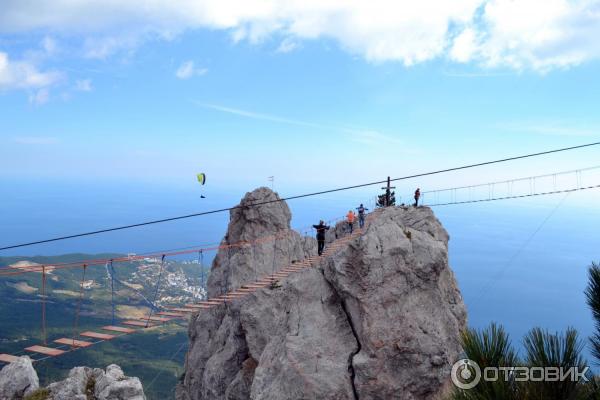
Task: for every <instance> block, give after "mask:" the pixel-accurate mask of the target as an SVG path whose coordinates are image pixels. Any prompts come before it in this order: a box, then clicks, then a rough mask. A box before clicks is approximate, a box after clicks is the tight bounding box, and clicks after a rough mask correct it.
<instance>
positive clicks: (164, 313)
mask: <svg viewBox="0 0 600 400" xmlns="http://www.w3.org/2000/svg"><path fill="white" fill-rule="evenodd" d="M156 315H166V316H167V317H175V318H183V317H185V314H183V313H178V312H169V311H161V312H157V313H156Z"/></svg>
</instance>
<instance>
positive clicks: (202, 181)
mask: <svg viewBox="0 0 600 400" xmlns="http://www.w3.org/2000/svg"><path fill="white" fill-rule="evenodd" d="M196 177H197V178H198V182H200V184H201V185H204V184H205V183H206V174H205V173H203V172H201V173H199V174H198V175H196Z"/></svg>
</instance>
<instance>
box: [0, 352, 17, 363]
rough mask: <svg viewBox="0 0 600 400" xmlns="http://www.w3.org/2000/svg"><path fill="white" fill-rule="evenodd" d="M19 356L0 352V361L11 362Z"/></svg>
mask: <svg viewBox="0 0 600 400" xmlns="http://www.w3.org/2000/svg"><path fill="white" fill-rule="evenodd" d="M18 359H19V357H17V356H13V355H12V354H4V353H3V354H0V361H2V362H5V363H11V362H13V361H17V360H18Z"/></svg>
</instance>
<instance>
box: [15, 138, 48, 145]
mask: <svg viewBox="0 0 600 400" xmlns="http://www.w3.org/2000/svg"><path fill="white" fill-rule="evenodd" d="M13 142H15V143H17V144H25V145H47V144H56V143H58V139H57V138H55V137H48V136H17V137H15V138H13Z"/></svg>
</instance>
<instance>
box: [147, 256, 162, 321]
mask: <svg viewBox="0 0 600 400" xmlns="http://www.w3.org/2000/svg"><path fill="white" fill-rule="evenodd" d="M164 267H165V255H164V254H163V255H162V258H161V260H160V270H159V272H158V280H157V281H156V289H155V290H154V299H153V300H152V304H153V306H152V307H150V312H149V313H148V319H147V320H146V328H147V327H148V325H149V324H150V318H151V317H152V311H154V308H157V307H156V298H157V296H158V290H159V289H160V279H161V277H162V273H163V269H164ZM157 309H158V308H157Z"/></svg>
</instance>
